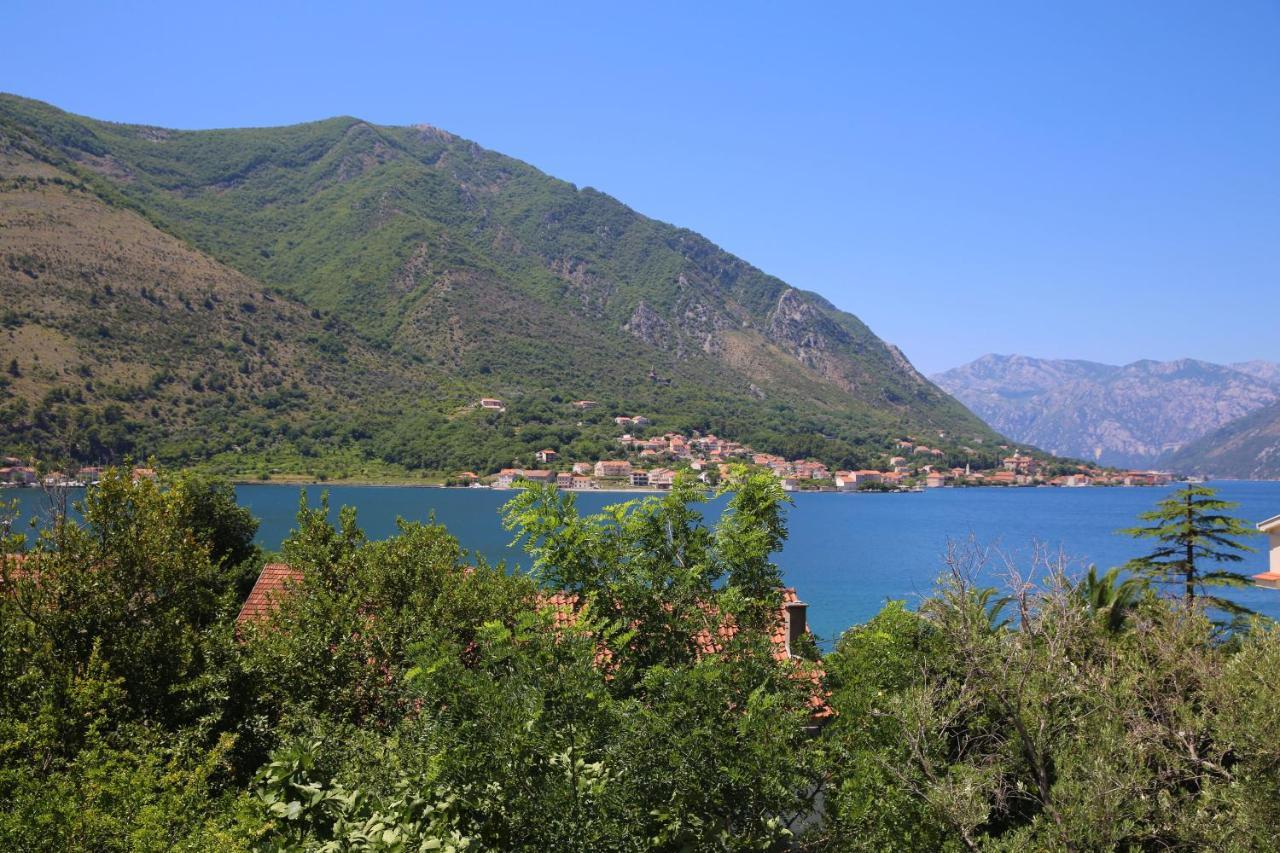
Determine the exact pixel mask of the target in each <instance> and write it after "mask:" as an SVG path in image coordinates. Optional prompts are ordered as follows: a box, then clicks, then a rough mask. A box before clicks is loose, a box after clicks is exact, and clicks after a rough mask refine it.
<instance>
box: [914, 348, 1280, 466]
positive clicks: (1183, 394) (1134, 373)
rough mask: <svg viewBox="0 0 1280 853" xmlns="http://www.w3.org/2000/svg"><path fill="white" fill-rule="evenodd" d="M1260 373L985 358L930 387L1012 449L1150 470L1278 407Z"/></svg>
mask: <svg viewBox="0 0 1280 853" xmlns="http://www.w3.org/2000/svg"><path fill="white" fill-rule="evenodd" d="M1265 365H1266V363H1264V362H1259V363H1254V367H1253V369H1252V370H1251V371H1250V372H1244V371H1242V370H1239V369H1236V368H1235V367H1232V366H1224V365H1217V364H1210V363H1208V362H1203V361H1196V360H1194V359H1179V360H1177V361H1169V362H1157V361H1138V362H1134V363H1133V364H1128V365H1124V366H1113V365H1106V364H1098V363H1094V362H1087V361H1066V360H1053V359H1037V358H1028V357H1026V356H1017V355H1013V356H999V355H988V356H983V357H982V358H980V359H978V360H977V361H974V362H972V363H970V364H968V365H965V366H964V367H959V368H956V369H954V370H949V371H947V372H946V373H942V374H939V375H937V376H935V377H933V379H934V381H935V382H937V383H938V384H939V385H941V386H942V387H943V388H944V389H946V390H947V391H949V392H950V393H952V394H954V395H955V396H956V397H957V398H958V399H959V400H960V401H961V402H963V403H964V404H965V405H967V406H968V407H969V408H970V409H971V410H972V411H973V412H974V413H975V414H977V415H978V416H979V417H981V418H983V419H984V420H985V421H987V423H989V424H991V425H992V426H993V427H995V428H996V429H997V430H999V431H1000V432H1002V433H1004V434H1005V435H1007V436H1008V437H1009V438H1011V439H1013V440H1015V441H1019V442H1026V443H1028V444H1034V445H1036V446H1037V447H1041V448H1043V449H1045V450H1048V451H1051V452H1053V453H1060V454H1063V455H1067V456H1076V457H1081V458H1086V459H1093V460H1097V461H1099V462H1101V463H1103V464H1108V465H1118V466H1125V467H1148V466H1153V465H1158V464H1161V463H1162V462H1164V461H1165V460H1167V459H1168V458H1169V456H1170V455H1171V454H1172V453H1174V452H1175V451H1177V450H1178V449H1179V448H1181V447H1183V446H1184V445H1186V444H1187V443H1189V442H1191V441H1194V440H1195V439H1198V438H1200V437H1201V436H1203V435H1205V434H1207V433H1209V432H1212V431H1213V430H1215V429H1218V428H1219V427H1222V426H1224V425H1225V424H1228V423H1230V422H1232V421H1234V420H1236V419H1238V418H1240V417H1243V416H1245V415H1247V414H1249V413H1250V412H1253V411H1256V410H1258V409H1260V408H1262V407H1265V406H1267V405H1268V404H1270V403H1272V402H1274V401H1276V400H1277V399H1280V384H1277V383H1276V382H1274V381H1269V380H1268V379H1267V378H1266V377H1267V370H1266V368H1265Z"/></svg>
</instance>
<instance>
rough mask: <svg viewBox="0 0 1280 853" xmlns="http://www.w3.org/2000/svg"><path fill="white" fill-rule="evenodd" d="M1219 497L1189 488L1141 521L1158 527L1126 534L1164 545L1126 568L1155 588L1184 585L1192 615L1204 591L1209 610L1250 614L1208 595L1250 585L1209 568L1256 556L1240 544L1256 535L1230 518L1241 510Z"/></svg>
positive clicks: (1236, 575) (1234, 575) (1185, 600)
mask: <svg viewBox="0 0 1280 853" xmlns="http://www.w3.org/2000/svg"><path fill="white" fill-rule="evenodd" d="M1217 494H1218V493H1217V490H1215V489H1210V488H1207V487H1205V486H1187V487H1186V488H1183V489H1179V490H1178V491H1176V492H1174V493H1173V494H1172V495H1170V496H1169V497H1167V498H1165V499H1164V500H1162V501H1160V502H1159V503H1158V504H1157V505H1156V509H1154V510H1151V511H1150V512H1144V513H1142V514H1141V515H1139V516H1138V517H1139V518H1141V519H1142V520H1143V521H1150V522H1154V523H1153V524H1151V525H1150V526H1147V527H1131V528H1128V529H1126V530H1123V531H1121V532H1122V533H1125V534H1126V535H1129V536H1132V537H1134V538H1136V539H1155V540H1156V541H1157V542H1158V543H1159V544H1158V545H1157V547H1156V548H1155V550H1153V551H1152V552H1151V553H1150V554H1146V555H1145V556H1142V557H1136V558H1134V559H1132V560H1130V561H1129V562H1128V563H1126V564H1125V566H1124V567H1125V568H1126V569H1128V570H1129V571H1132V572H1134V573H1136V574H1138V575H1139V576H1141V577H1145V578H1148V579H1150V580H1151V581H1153V582H1155V583H1162V584H1181V586H1182V600H1183V603H1184V604H1185V605H1186V607H1187V609H1190V608H1191V607H1192V606H1193V605H1194V604H1195V601H1196V594H1197V591H1199V592H1200V595H1201V598H1202V599H1203V600H1204V602H1205V603H1206V604H1208V605H1210V606H1212V607H1215V608H1218V609H1219V610H1224V611H1226V612H1227V613H1231V614H1233V615H1242V614H1246V613H1250V612H1251V611H1250V610H1249V609H1248V608H1246V607H1243V606H1242V605H1239V604H1237V603H1235V602H1233V601H1230V600H1229V599H1226V598H1222V597H1221V596H1216V595H1206V594H1205V593H1204V590H1205V589H1206V588H1208V587H1245V586H1248V585H1249V579H1248V578H1247V577H1245V576H1244V575H1242V574H1240V573H1239V572H1232V571H1227V570H1225V569H1220V570H1218V571H1206V570H1205V569H1204V568H1202V567H1203V566H1204V564H1205V563H1238V562H1240V561H1241V560H1243V559H1244V557H1242V556H1241V555H1240V553H1238V552H1241V551H1253V549H1252V548H1250V547H1249V546H1248V545H1244V544H1242V543H1240V542H1237V541H1235V540H1236V537H1240V536H1251V535H1253V534H1254V531H1253V530H1252V529H1251V528H1249V527H1247V526H1246V525H1245V523H1244V522H1242V521H1241V520H1240V519H1238V518H1236V517H1234V516H1231V515H1227V514H1226V512H1225V511H1226V510H1229V509H1234V508H1235V507H1236V506H1238V504H1236V503H1234V502H1232V501H1224V500H1220V499H1219V498H1218V497H1216V496H1217Z"/></svg>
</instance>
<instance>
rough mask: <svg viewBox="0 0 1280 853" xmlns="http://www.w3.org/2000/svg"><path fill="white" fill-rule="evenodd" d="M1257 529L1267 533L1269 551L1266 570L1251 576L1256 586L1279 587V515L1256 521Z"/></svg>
mask: <svg viewBox="0 0 1280 853" xmlns="http://www.w3.org/2000/svg"><path fill="white" fill-rule="evenodd" d="M1258 529H1259V530H1260V531H1262V532H1263V533H1265V534H1267V539H1268V543H1267V544H1268V546H1269V548H1268V550H1269V551H1270V552H1271V557H1270V563H1269V564H1268V566H1267V571H1265V572H1263V573H1262V574H1260V575H1254V576H1253V582H1254V583H1256V584H1257V585H1258V586H1265V587H1268V588H1270V589H1280V515H1277V516H1275V517H1274V518H1268V519H1267V520H1266V521H1259V522H1258Z"/></svg>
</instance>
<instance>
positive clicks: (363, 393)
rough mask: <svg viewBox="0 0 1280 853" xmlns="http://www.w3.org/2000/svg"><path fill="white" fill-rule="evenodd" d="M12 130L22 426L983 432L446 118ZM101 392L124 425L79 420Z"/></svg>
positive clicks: (461, 463)
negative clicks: (479, 407)
mask: <svg viewBox="0 0 1280 853" xmlns="http://www.w3.org/2000/svg"><path fill="white" fill-rule="evenodd" d="M0 154H3V159H2V160H0V193H2V194H0V249H2V250H3V261H2V262H0V296H2V297H3V300H4V308H5V310H6V314H5V317H4V323H5V329H6V331H5V334H4V335H0V358H3V362H4V363H6V364H7V363H8V362H9V361H10V360H11V359H13V358H17V359H18V361H19V362H20V364H19V366H18V374H19V375H16V376H11V377H10V380H11V381H8V382H7V383H6V385H7V387H4V388H0V407H8V408H6V409H4V411H6V412H9V413H10V415H11V416H9V417H5V418H4V419H3V420H0V441H4V442H7V443H10V444H13V443H17V444H20V445H22V446H23V447H27V448H29V449H31V450H40V451H44V452H58V453H63V454H64V455H70V456H73V457H85V456H87V455H98V456H101V455H106V456H111V455H118V454H119V453H122V452H126V451H130V452H135V453H141V452H160V453H161V454H162V456H165V457H167V458H170V459H172V460H175V461H185V460H188V459H192V458H201V457H203V456H206V455H208V454H211V453H216V452H219V451H222V450H230V449H232V448H238V452H242V453H247V454H250V455H252V454H259V455H263V454H268V453H277V452H290V453H292V452H295V451H296V452H300V453H302V454H303V455H307V454H314V455H317V456H320V457H324V456H326V455H329V454H333V453H338V452H347V451H349V450H351V449H352V448H354V449H355V450H357V451H359V452H360V453H363V454H365V455H367V456H369V457H373V458H381V459H386V460H390V461H393V462H399V463H403V464H406V465H409V466H412V467H422V468H431V469H438V470H450V469H454V468H461V467H468V468H472V467H474V468H492V467H494V466H496V465H501V464H508V463H509V462H510V461H511V460H512V459H513V458H516V457H520V456H521V455H522V454H527V453H531V452H532V451H533V450H534V449H538V448H540V447H542V446H546V445H547V444H552V445H554V446H558V447H562V448H567V449H568V450H569V451H570V452H573V453H579V452H580V453H584V454H585V453H598V452H603V451H604V450H605V449H606V448H607V447H608V446H610V445H611V440H610V436H611V435H612V432H613V431H612V429H611V428H606V424H607V416H608V415H609V414H611V413H613V411H614V410H616V411H620V412H644V413H646V414H648V415H650V416H651V417H653V418H654V420H655V425H656V426H660V427H663V428H674V429H692V428H697V429H704V430H706V429H711V430H715V431H717V432H719V433H721V434H724V435H727V436H730V437H734V438H738V439H740V440H745V441H749V442H751V443H752V444H754V445H756V446H757V447H759V448H761V449H772V450H774V451H775V452H786V453H793V454H801V453H803V454H807V455H816V456H820V457H823V458H827V459H830V460H832V461H848V462H853V461H856V460H857V459H859V458H866V457H867V456H869V455H870V454H873V453H876V452H879V450H880V449H882V448H883V447H887V446H888V445H889V443H890V439H891V438H892V437H893V436H897V435H900V434H904V433H905V434H917V433H918V434H920V435H922V436H931V437H932V443H939V440H938V438H937V436H938V434H939V433H945V434H946V436H947V438H946V440H945V441H946V442H949V443H953V444H961V443H969V444H980V443H982V442H986V443H987V445H986V446H991V444H992V443H993V442H994V440H995V439H996V436H995V434H994V433H992V432H991V431H990V430H989V429H988V428H987V427H986V425H984V424H983V423H981V422H980V421H979V420H978V419H977V418H975V417H973V416H972V415H971V414H970V413H969V412H968V411H966V410H965V409H964V407H963V406H961V405H960V404H958V403H957V402H956V401H955V400H953V399H951V398H950V397H949V396H947V395H946V394H945V393H943V392H942V391H940V390H939V389H938V388H937V387H935V386H934V385H933V384H932V383H931V382H929V381H928V380H927V379H925V378H924V377H923V376H921V375H920V374H919V373H918V372H917V371H916V370H915V369H914V368H913V367H912V366H911V364H910V363H909V362H908V361H907V359H906V358H905V357H904V356H903V354H902V353H901V352H899V351H898V350H897V349H896V348H894V347H892V346H890V345H888V344H886V343H884V342H883V341H881V340H880V339H879V338H877V337H876V335H875V334H873V333H872V332H871V331H870V330H869V329H868V328H867V327H866V326H865V325H864V324H863V323H862V322H860V321H859V320H858V319H857V318H856V317H854V316H852V315H850V314H847V313H844V312H842V311H839V310H837V309H836V308H834V307H833V306H832V305H831V304H830V303H828V302H827V301H826V300H824V299H823V298H822V297H820V296H818V295H816V294H813V293H809V292H805V291H802V290H798V289H795V288H792V287H790V286H789V285H787V284H786V283H785V282H783V281H780V280H779V279H777V278H774V277H772V276H769V275H767V274H765V273H763V272H761V271H760V270H758V269H756V268H755V267H753V266H751V265H750V264H749V263H747V262H745V261H743V260H740V259H739V258H736V257H734V256H732V255H730V254H728V253H726V252H724V251H722V250H720V249H719V248H717V247H716V246H715V245H713V244H712V243H710V242H709V241H708V240H706V239H705V238H703V237H701V236H699V235H698V234H695V233H693V232H692V231H688V230H685V229H681V228H677V227H674V226H671V225H667V224H664V223H661V222H657V221H654V220H652V219H648V218H646V217H644V216H641V215H640V214H638V213H636V212H635V211H633V210H631V209H629V208H627V207H626V206H625V205H623V204H621V203H620V202H618V201H616V200H614V199H612V198H610V197H609V196H607V195H605V194H603V193H600V192H598V191H596V190H593V189H578V188H576V187H574V186H572V185H571V184H568V183H565V182H563V181H559V180H556V179H554V178H551V177H549V176H547V175H545V174H543V173H541V172H539V171H537V170H536V169H534V168H532V167H530V166H528V165H526V164H524V163H521V162H519V161H517V160H513V159H511V158H508V157H504V156H502V155H500V154H497V153H494V152H491V151H486V150H485V149H483V148H481V147H479V146H478V145H476V144H474V143H472V142H468V141H466V140H463V139H459V138H458V137H455V136H453V135H452V134H450V133H448V132H446V131H442V130H438V129H436V128H432V127H429V126H425V125H424V126H416V127H379V126H374V125H371V124H369V123H367V122H363V121H360V120H358V119H354V118H335V119H329V120H326V121H320V122H314V123H310V124H304V125H296V126H292V127H281V128H266V129H246V130H213V131H173V130H166V129H163V128H155V127H141V126H132V125H121V124H112V123H108V122H101V121H95V120H92V119H87V118H81V117H77V116H73V115H70V114H67V113H64V112H62V111H60V110H57V109H55V108H53V107H51V106H49V105H46V104H42V103H39V102H35V101H30V100H25V99H22V98H17V97H13V96H0ZM206 304H212V305H213V306H214V307H213V308H207V307H205V306H206ZM37 358H38V359H39V363H38V365H37V364H36V359H37ZM210 379H213V380H214V381H213V382H212V383H211V382H210V381H209V380H210ZM210 388H213V389H215V390H213V391H210ZM480 395H491V396H498V397H501V398H503V399H504V400H506V401H508V403H509V405H508V409H507V413H506V414H505V415H504V416H502V417H497V416H493V415H487V414H483V413H476V412H474V411H472V410H471V409H468V406H469V405H470V404H471V403H473V402H474V400H475V399H476V397H478V396H480ZM578 398H590V399H595V400H599V401H601V402H602V403H605V404H606V405H605V406H602V407H601V409H600V410H598V411H597V412H596V413H595V414H591V415H585V416H584V415H583V414H582V413H580V412H577V411H576V410H573V409H572V408H571V407H570V406H568V405H567V404H568V401H571V400H574V399H578ZM19 410H21V411H19ZM107 418H110V419H113V420H112V422H113V423H114V424H119V423H122V422H127V424H128V429H127V430H124V432H123V433H121V429H123V428H121V429H116V430H114V431H108V432H107V433H99V434H98V435H97V436H96V437H93V438H91V437H89V436H87V435H86V434H85V430H86V429H89V428H90V427H88V426H85V425H96V424H100V423H102V422H104V419H107ZM93 428H97V427H93ZM104 435H105V436H109V437H108V438H104ZM90 448H92V449H90Z"/></svg>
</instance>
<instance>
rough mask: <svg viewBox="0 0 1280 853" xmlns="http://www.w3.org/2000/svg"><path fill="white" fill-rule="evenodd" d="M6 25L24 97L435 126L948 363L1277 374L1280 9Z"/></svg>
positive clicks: (24, 12)
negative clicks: (1227, 367) (1097, 364)
mask: <svg viewBox="0 0 1280 853" xmlns="http://www.w3.org/2000/svg"><path fill="white" fill-rule="evenodd" d="M695 7H696V8H695ZM3 18H4V22H5V29H6V31H7V36H8V37H7V38H6V39H5V46H4V50H3V51H2V52H0V90H5V91H10V92H15V93H18V94H21V95H26V96H28V97H33V98H39V99H42V100H47V101H50V102H52V103H54V104H56V105H58V106H60V107H62V108H64V109H68V110H71V111H73V112H77V113H82V114H87V115H92V116H95V117H98V118H104V119H111V120H117V121H129V122H144V123H149V124H158V125H166V126H171V127H182V128H199V127H223V126H243V125H270V124H288V123H293V122H298V121H305V120H311V119H317V118H322V117H326V116H331V115H340V114H350V115H356V116H359V117H361V118H365V119H368V120H370V121H374V122H378V123H385V124H408V123H418V122H426V123H430V124H434V125H437V126H440V127H443V128H446V129H448V130H451V131H453V132H455V133H458V134H461V135H463V136H466V137H469V138H471V139H474V140H476V141H477V142H479V143H481V144H482V145H485V146H487V147H489V148H493V149H496V150H499V151H502V152H504V153H506V154H510V155H512V156H515V157H519V158H520V159H522V160H526V161H528V162H529V163H532V164H534V165H535V166H538V167H539V168H541V169H543V170H545V171H547V172H549V173H551V174H553V175H556V176H558V177H561V178H564V179H566V180H570V181H573V182H574V183H576V184H578V185H579V186H585V185H589V186H594V187H596V188H598V189H601V190H603V191H605V192H608V193H610V194H611V195H614V196H616V197H617V198H619V199H621V200H622V201H624V202H626V203H627V204H629V205H631V206H632V207H635V208H636V209H638V210H639V211H641V212H642V213H645V214H648V215H650V216H654V217H657V218H660V219H663V220H667V221H670V222H674V223H676V224H679V225H683V226H687V227H689V228H692V229H694V230H697V231H700V232H702V233H703V234H705V235H707V236H708V237H710V238H711V239H713V240H715V241H716V242H717V243H719V244H720V245H722V246H724V247H725V248H727V249H729V250H730V251H732V252H734V253H736V254H738V255H740V256H742V257H744V258H746V259H747V260H749V261H751V262H752V263H755V264H756V265H758V266H759V267H761V268H762V269H764V270H766V271H767V272H770V273H773V274H775V275H778V276H780V277H782V278H784V279H786V280H787V281H788V282H790V283H791V284H793V285H795V286H797V287H803V288H807V289H811V290H816V291H818V292H820V293H822V294H823V295H825V296H826V297H827V298H828V299H830V300H831V301H832V302H834V303H835V304H836V305H838V306H839V307H841V308H844V309H846V310H849V311H852V312H854V313H856V314H858V315H859V316H860V317H862V318H863V319H864V320H865V321H866V322H867V323H869V324H870V325H871V327H872V328H873V329H875V330H876V331H877V332H878V333H879V334H880V335H881V336H883V337H884V338H886V339H887V340H890V341H893V342H894V343H897V344H899V345H900V346H902V347H903V349H904V350H905V351H906V352H907V354H908V355H909V356H910V357H911V358H912V359H913V360H914V361H915V362H916V364H917V365H918V366H919V367H920V368H921V369H923V370H925V371H935V370H940V369H944V368H947V367H951V366H954V365H958V364H961V363H964V362H966V361H969V360H970V359H973V358H975V357H977V356H979V355H981V354H983V353H986V352H1020V353H1025V354H1028V355H1039V356H1046V357H1074V358H1088V359H1094V360H1099V361H1109V362H1124V361H1129V360H1133V359H1137V358H1143V357H1151V358H1174V357H1180V356H1192V357H1198V358H1205V359H1209V360H1214V361H1235V360H1244V359H1250V358H1268V359H1273V360H1280V3H1276V2H1275V1H1274V0H1231V2H1228V3H1222V2H1213V0H1204V2H1199V3H1185V2H1177V0H1161V1H1160V2H1143V0H1132V1H1131V2H1124V3H1115V2H1098V3H1094V2H1081V0H1077V1H1076V2H1071V3H1056V4H1050V3H1018V2H1006V3H986V2H966V3H954V2H945V3H943V2H939V3H914V2H904V3H880V2H876V3H839V4H831V5H829V6H823V5H820V4H812V3H811V4H780V3H768V4H766V3H758V4H757V3H751V2H738V3H724V4H719V3H700V4H692V3H671V4H666V3H644V4H640V3H635V4H621V3H610V4H605V3H599V2H597V3H585V4H568V3H550V2H547V3H528V2H525V3H519V4H505V3H496V2H491V3H484V4H477V3H426V2H423V3H368V4H343V5H338V4H332V5H331V4H325V3H307V4H303V3H297V4H289V3H275V2H258V3H252V4H241V3H236V2H222V3H218V4H180V3H166V4H139V3H127V2H122V3H110V4H105V3H84V4H75V3H61V4H59V3H51V2H47V0H46V1H45V2H38V3H36V2H26V0H8V2H7V3H6V5H5V11H4V15H3Z"/></svg>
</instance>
